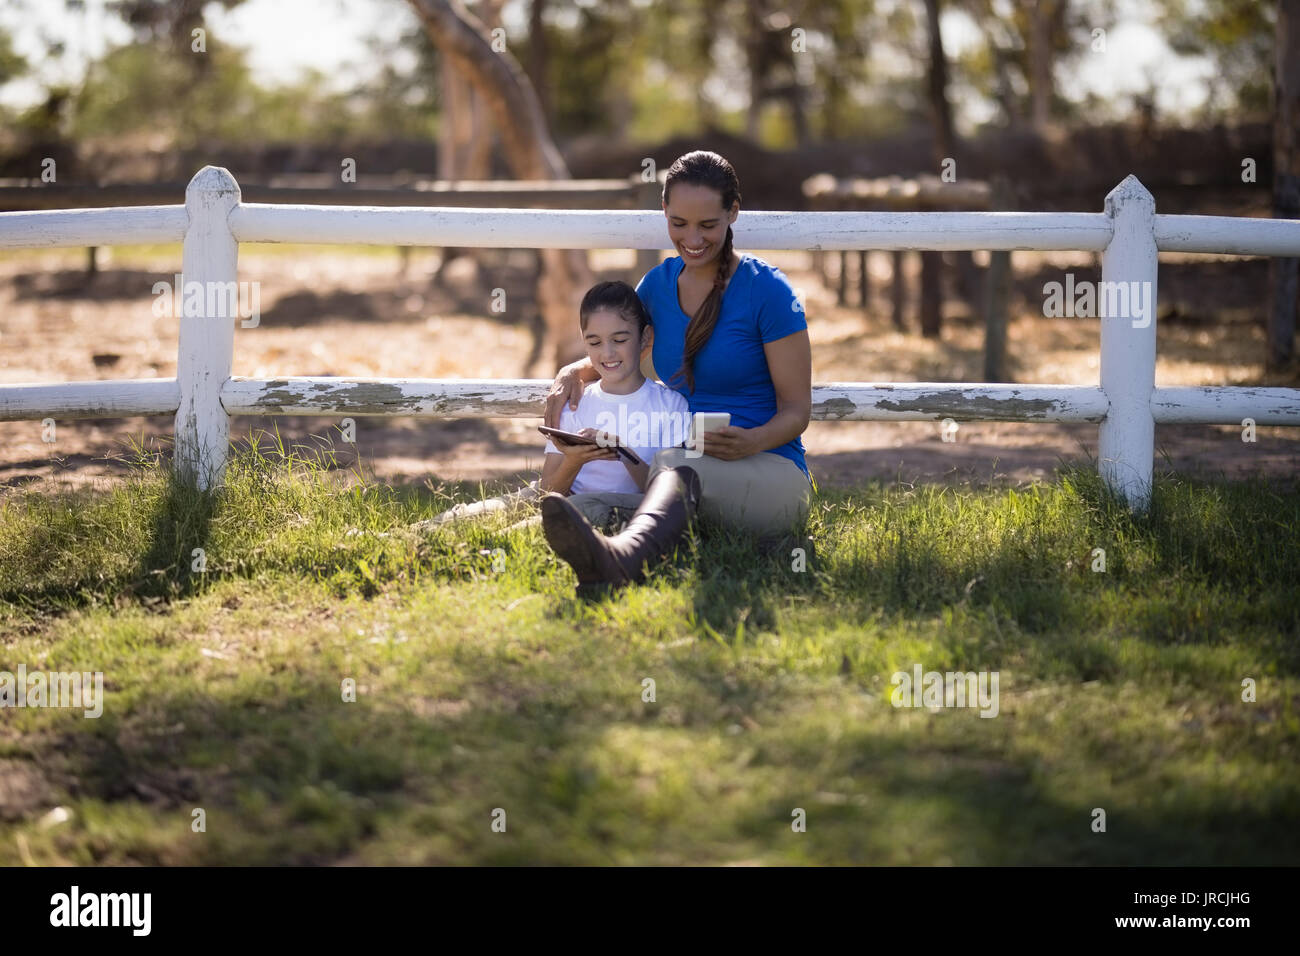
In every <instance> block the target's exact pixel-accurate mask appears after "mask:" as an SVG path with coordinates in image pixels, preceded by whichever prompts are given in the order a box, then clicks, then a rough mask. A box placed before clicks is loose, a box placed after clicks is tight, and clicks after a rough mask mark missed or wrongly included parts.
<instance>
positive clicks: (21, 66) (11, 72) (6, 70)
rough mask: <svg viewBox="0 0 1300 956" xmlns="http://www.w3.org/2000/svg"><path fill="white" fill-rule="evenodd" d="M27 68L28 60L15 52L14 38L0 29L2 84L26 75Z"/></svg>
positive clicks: (0, 81) (0, 78) (0, 79)
mask: <svg viewBox="0 0 1300 956" xmlns="http://www.w3.org/2000/svg"><path fill="white" fill-rule="evenodd" d="M27 70H28V63H27V60H26V59H24V58H23V57H22V56H20V55H19V54H18V53H15V52H14V47H13V39H12V38H11V37H10V36H9V34H8V33H6V32H5V31H4V30H2V29H0V86H4V85H5V84H6V83H8V82H9V81H10V80H16V79H18V78H19V77H20V76H24V75H25V74H26V73H27Z"/></svg>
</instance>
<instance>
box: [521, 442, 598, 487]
mask: <svg viewBox="0 0 1300 956" xmlns="http://www.w3.org/2000/svg"><path fill="white" fill-rule="evenodd" d="M555 447H556V448H558V449H560V451H561V454H559V455H557V454H555V453H554V452H550V453H548V454H547V455H546V461H545V462H543V464H542V477H541V480H540V481H538V483H537V486H538V487H539V488H541V489H542V491H553V492H555V493H556V494H561V495H567V494H568V493H569V489H570V488H572V487H573V480H574V479H575V478H577V477H578V472H580V471H582V466H583V465H585V464H586V463H587V462H589V461H610V460H612V459H614V458H617V457H618V453H617V452H615V451H614V449H612V448H602V447H600V446H599V445H563V444H560V443H559V442H556V444H555Z"/></svg>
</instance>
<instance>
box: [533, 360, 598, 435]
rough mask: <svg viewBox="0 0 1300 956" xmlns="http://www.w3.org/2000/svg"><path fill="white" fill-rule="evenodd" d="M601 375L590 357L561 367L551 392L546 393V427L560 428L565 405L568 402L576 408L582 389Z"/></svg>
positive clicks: (570, 406)
mask: <svg viewBox="0 0 1300 956" xmlns="http://www.w3.org/2000/svg"><path fill="white" fill-rule="evenodd" d="M599 377H600V373H599V372H597V371H596V370H595V369H594V368H592V367H591V359H589V358H584V359H582V360H581V361H578V362H574V363H572V364H571V365H566V366H564V368H562V369H560V371H559V374H557V375H556V376H555V382H554V384H552V385H551V390H550V392H548V393H547V395H546V411H545V413H544V421H545V424H546V427H547V428H559V427H560V412H561V411H563V410H564V406H565V405H566V404H567V405H568V406H569V408H570V409H574V410H576V409H577V407H578V401H579V400H580V399H581V398H582V390H583V389H584V388H586V387H587V383H588V382H592V381H595V380H596V379H597V378H599Z"/></svg>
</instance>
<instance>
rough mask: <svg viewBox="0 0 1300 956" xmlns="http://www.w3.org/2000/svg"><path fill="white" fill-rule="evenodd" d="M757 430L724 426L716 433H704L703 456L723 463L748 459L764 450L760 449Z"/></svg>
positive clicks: (737, 426)
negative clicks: (719, 459) (710, 456)
mask: <svg viewBox="0 0 1300 956" xmlns="http://www.w3.org/2000/svg"><path fill="white" fill-rule="evenodd" d="M756 431H757V429H754V428H741V427H740V426H739V425H724V426H723V427H722V428H719V429H717V430H716V431H707V432H705V433H704V454H706V455H712V456H713V457H714V458H721V459H722V460H723V461H736V460H737V459H739V458H748V457H749V456H750V455H756V454H758V453H759V452H760V451H763V450H764V449H763V448H761V447H760V445H759V441H758V436H757V435H756V434H755V432H756Z"/></svg>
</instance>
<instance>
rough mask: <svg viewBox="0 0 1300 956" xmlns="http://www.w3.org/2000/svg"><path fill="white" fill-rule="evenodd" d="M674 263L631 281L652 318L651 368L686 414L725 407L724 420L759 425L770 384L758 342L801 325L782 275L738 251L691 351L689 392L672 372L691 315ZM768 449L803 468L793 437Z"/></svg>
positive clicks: (771, 396) (770, 401) (677, 261)
mask: <svg viewBox="0 0 1300 956" xmlns="http://www.w3.org/2000/svg"><path fill="white" fill-rule="evenodd" d="M682 266H683V263H682V258H681V256H673V257H672V258H670V259H665V260H664V261H663V262H661V263H660V264H659V265H657V266H655V267H654V268H653V269H651V270H650V271H649V272H647V273H646V274H645V275H644V276H643V277H642V279H641V281H640V283H638V285H637V287H636V291H637V295H639V296H640V297H641V301H642V302H644V303H645V306H646V308H647V309H649V310H650V316H651V319H652V320H653V322H654V332H655V337H654V351H653V358H654V366H655V372H656V373H658V375H659V377H660V378H662V379H663V380H664V384H665V385H667V386H668V387H669V388H672V389H675V390H676V391H678V392H680V393H681V394H682V395H683V396H685V398H686V401H687V403H688V404H689V406H690V412H691V414H692V415H694V414H695V413H696V412H730V413H731V424H733V425H737V426H739V427H741V428H757V427H758V426H759V425H766V424H767V423H768V422H769V421H770V420H771V418H772V416H773V415H775V414H776V387H775V386H774V385H773V384H772V375H771V372H770V371H769V370H768V367H767V354H766V353H765V352H764V351H763V345H764V343H766V342H773V341H775V340H777V339H783V338H785V337H786V336H787V335H792V334H793V333H795V332H799V331H801V330H803V329H806V328H808V323H807V321H806V320H805V318H804V314H803V308H802V306H801V305H800V304H799V300H798V298H797V297H796V296H795V294H794V289H793V288H791V286H790V280H788V279H787V278H786V277H785V273H783V272H782V271H781V270H780V269H778V268H776V267H775V266H773V265H769V264H768V263H766V262H764V261H763V260H762V259H758V258H755V257H754V256H750V255H746V254H744V253H741V255H740V265H739V266H738V267H737V268H736V274H735V275H734V276H732V277H731V281H730V282H729V283H728V284H727V287H726V289H725V290H724V291H723V293H722V312H721V314H720V315H719V316H718V323H717V325H715V326H714V328H713V334H712V335H711V336H709V341H708V342H706V343H705V345H704V348H702V349H700V351H699V352H698V353H696V356H695V363H694V366H693V372H694V375H695V391H694V392H690V391H688V390H687V388H686V380H685V378H684V377H683V376H681V375H679V374H677V371H678V369H680V368H681V367H682V351H683V349H684V348H685V345H686V326H687V324H688V323H689V322H690V321H691V317H690V316H689V315H687V314H686V313H685V312H683V311H682V306H681V302H680V301H679V300H678V298H677V277H678V276H680V275H681V272H682ZM768 451H771V452H773V453H774V454H777V455H781V456H782V457H784V458H789V459H790V460H791V461H793V462H794V463H795V464H796V465H798V466H799V470H800V471H802V472H803V473H804V474H805V475H807V474H808V465H807V464H806V463H805V462H804V454H803V453H804V448H803V442H802V441H801V440H800V439H799V437H798V436H796V437H795V438H794V440H792V441H788V442H786V443H785V444H784V445H778V446H777V447H776V448H769V449H768ZM809 480H811V478H810V479H809Z"/></svg>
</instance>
